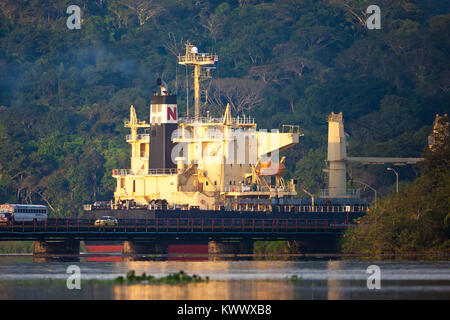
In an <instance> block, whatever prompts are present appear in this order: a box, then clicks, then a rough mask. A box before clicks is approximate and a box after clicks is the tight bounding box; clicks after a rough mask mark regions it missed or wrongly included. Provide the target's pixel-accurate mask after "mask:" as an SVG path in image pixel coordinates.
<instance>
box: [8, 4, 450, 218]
mask: <svg viewBox="0 0 450 320" xmlns="http://www.w3.org/2000/svg"><path fill="white" fill-rule="evenodd" d="M75 2H76V3H75ZM72 4H77V5H78V6H79V7H80V9H81V28H80V29H69V28H68V27H67V25H66V22H67V19H68V17H69V14H68V13H67V12H66V10H67V8H68V7H69V5H72ZM372 4H376V5H378V6H379V7H380V9H381V29H372V30H370V29H368V28H367V26H366V20H367V18H368V16H369V14H367V13H366V9H367V7H368V6H369V5H372ZM449 8H450V5H449V2H448V1H440V0H435V1H425V0H423V1H422V0H396V1H393V0H376V1H373V0H370V1H366V0H273V1H259V0H233V1H231V0H230V1H224V0H209V1H208V0H183V1H181V0H87V1H82V0H80V1H72V0H70V1H69V0H48V1H42V0H2V1H1V2H0V203H5V202H10V203H36V204H37V203H42V204H45V205H47V206H48V208H49V209H50V211H51V214H52V215H55V216H69V215H75V214H77V213H81V212H82V205H83V204H85V203H92V202H93V201H95V200H110V199H112V197H113V192H114V189H115V181H114V179H113V178H112V177H111V172H112V169H115V168H129V166H130V164H129V161H130V160H129V152H130V147H129V145H127V143H126V141H125V135H126V134H128V132H127V130H126V129H125V128H124V127H123V121H124V120H125V119H126V118H127V117H128V116H129V108H130V105H134V106H135V108H136V111H137V115H138V117H139V119H140V120H147V121H148V116H149V104H150V97H151V95H152V94H153V92H154V91H156V90H157V86H156V79H157V78H158V77H162V78H163V79H164V80H165V81H166V82H167V83H168V85H169V87H170V89H171V90H172V91H173V92H175V93H177V95H178V105H179V114H180V115H184V114H185V113H186V105H187V102H189V105H190V106H192V105H193V92H192V90H193V84H192V77H191V74H190V72H191V71H190V70H186V69H185V67H183V66H179V65H177V63H176V56H177V55H178V54H180V53H182V52H183V50H184V45H185V43H186V41H188V40H189V41H190V42H191V43H193V44H195V45H196V46H197V47H198V48H199V50H200V52H215V53H217V54H218V55H219V61H218V63H217V66H216V67H217V68H216V69H215V70H213V71H212V74H213V78H212V79H211V80H208V81H205V82H203V83H202V86H203V87H204V89H205V91H204V94H203V95H202V99H203V100H202V101H203V103H204V106H203V107H202V111H203V112H204V113H206V112H210V113H211V114H213V115H221V114H222V113H223V112H224V107H223V106H224V104H226V103H227V102H228V103H230V105H231V106H232V113H233V116H237V115H246V116H252V117H255V119H256V122H257V123H258V128H262V129H272V128H280V127H281V125H282V124H299V125H300V128H301V130H302V132H303V133H304V136H303V137H301V138H300V143H299V144H298V145H297V146H295V147H294V148H291V149H289V150H287V151H285V155H286V157H287V162H286V165H287V167H288V177H289V178H295V179H297V180H298V183H299V186H301V187H302V188H305V189H306V190H309V191H310V192H313V193H319V190H320V189H321V188H324V187H325V186H326V181H327V177H326V174H325V173H324V172H323V169H324V168H325V162H324V161H325V159H326V152H327V148H326V141H327V116H328V114H329V113H330V112H332V111H333V112H341V111H342V112H343V115H344V121H345V129H346V133H347V134H348V140H347V141H348V153H349V155H351V156H387V157H394V156H395V157H420V156H421V155H422V154H423V152H424V150H425V149H426V144H427V136H428V135H429V134H430V132H431V130H432V124H433V120H434V117H435V115H436V114H437V113H439V114H443V113H445V112H448V110H450V108H449V102H450V99H449V95H450V92H449V90H450V71H449V70H450V69H449V63H450V61H449V58H448V57H449V49H450V38H449V36H448V35H449V34H450V14H449V12H448V9H449ZM186 80H187V81H186ZM206 93H207V94H206ZM244 98H245V99H244ZM386 167H387V166H381V165H378V166H363V165H352V166H350V167H349V168H348V169H349V178H351V179H355V180H360V181H364V182H365V183H366V184H369V185H371V186H373V187H374V188H375V189H377V191H378V195H379V197H383V196H388V195H390V194H393V193H395V182H396V180H395V176H394V174H393V173H392V172H390V171H387V170H386ZM396 170H398V172H399V177H400V189H401V190H402V191H403V190H409V188H413V187H414V183H415V182H413V181H414V180H415V179H417V178H419V177H421V175H422V173H423V172H424V171H423V170H424V169H423V168H422V167H421V166H404V167H398V168H397V167H396ZM362 194H363V195H364V196H365V197H368V199H371V197H373V194H372V192H371V190H362ZM299 196H305V197H306V196H307V195H306V194H303V193H302V192H301V191H300V190H299ZM387 201H388V200H387ZM447 208H448V207H447Z"/></svg>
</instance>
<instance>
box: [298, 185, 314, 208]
mask: <svg viewBox="0 0 450 320" xmlns="http://www.w3.org/2000/svg"><path fill="white" fill-rule="evenodd" d="M300 189H302V191H303V192H304V193H306V194H307V195H309V196H310V197H311V210H312V212H314V195H313V194H312V193H310V192H308V191H307V190H306V189H304V188H302V187H300Z"/></svg>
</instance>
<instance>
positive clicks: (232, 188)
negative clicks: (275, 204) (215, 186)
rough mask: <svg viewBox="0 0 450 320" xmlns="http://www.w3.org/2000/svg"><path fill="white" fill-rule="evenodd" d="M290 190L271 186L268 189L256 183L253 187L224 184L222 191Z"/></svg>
mask: <svg viewBox="0 0 450 320" xmlns="http://www.w3.org/2000/svg"><path fill="white" fill-rule="evenodd" d="M269 191H270V192H273V193H274V192H291V191H292V190H290V189H289V188H275V187H271V188H270V189H268V188H267V187H264V186H261V185H256V186H255V187H251V186H225V188H224V192H240V193H246V192H269Z"/></svg>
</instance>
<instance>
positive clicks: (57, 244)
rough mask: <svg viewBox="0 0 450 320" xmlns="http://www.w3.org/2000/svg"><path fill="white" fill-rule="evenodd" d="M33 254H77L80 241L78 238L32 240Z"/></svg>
mask: <svg viewBox="0 0 450 320" xmlns="http://www.w3.org/2000/svg"><path fill="white" fill-rule="evenodd" d="M33 254H34V255H38V256H39V255H52V254H64V255H78V254H80V241H78V240H58V241H52V240H46V241H34V243H33Z"/></svg>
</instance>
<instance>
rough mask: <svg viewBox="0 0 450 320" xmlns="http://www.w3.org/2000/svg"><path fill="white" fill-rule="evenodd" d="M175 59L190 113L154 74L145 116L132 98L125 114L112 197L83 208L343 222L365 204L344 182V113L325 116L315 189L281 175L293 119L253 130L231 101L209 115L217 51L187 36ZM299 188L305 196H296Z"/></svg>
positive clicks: (294, 135)
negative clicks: (319, 187)
mask: <svg viewBox="0 0 450 320" xmlns="http://www.w3.org/2000/svg"><path fill="white" fill-rule="evenodd" d="M177 60H178V64H180V65H184V66H187V67H192V68H193V69H194V70H193V71H194V72H193V78H194V102H195V103H194V115H193V116H190V115H189V114H188V113H186V116H185V117H180V116H179V112H178V111H179V109H178V105H177V95H176V94H173V93H172V92H171V91H170V90H169V88H168V85H167V84H166V83H165V82H164V80H163V79H157V81H156V84H157V85H158V87H159V92H157V93H154V95H153V96H152V97H151V102H150V108H149V109H150V110H149V120H148V122H147V121H145V120H144V121H140V120H139V119H138V117H137V115H136V111H135V108H134V106H131V107H130V117H129V119H127V120H126V121H125V122H124V126H125V127H126V128H129V129H130V134H129V135H127V136H126V141H127V142H128V143H129V144H130V145H131V155H130V168H127V169H114V170H113V171H112V176H113V177H114V178H115V179H116V190H115V193H114V199H113V200H111V201H109V202H96V203H94V204H91V205H85V208H84V209H85V212H84V215H85V216H90V217H92V219H94V218H98V217H100V216H104V215H108V216H114V217H116V218H117V219H119V220H120V219H134V218H136V219H137V218H145V219H157V218H164V217H168V216H170V217H191V216H192V217H194V216H199V215H200V216H202V217H208V216H212V215H213V216H214V217H219V216H226V217H233V216H236V217H239V218H242V217H246V216H248V215H251V216H252V217H258V216H265V215H267V214H271V215H277V216H279V217H286V216H292V215H298V216H301V217H302V218H308V217H311V218H316V219H320V218H330V219H338V221H340V222H344V221H348V220H349V219H354V218H357V217H359V216H361V215H363V214H364V213H365V212H366V211H367V209H368V203H367V202H366V201H365V200H364V199H361V198H360V197H359V192H358V190H349V189H347V183H346V176H345V161H344V160H343V159H344V158H345V156H346V154H345V134H344V132H343V120H342V113H340V114H334V113H332V114H331V115H330V117H329V137H328V140H329V149H328V154H329V167H328V169H327V171H328V172H329V179H328V180H329V181H328V189H327V190H325V191H323V192H322V193H321V196H320V197H315V196H314V195H313V194H310V193H309V192H308V191H307V190H304V189H303V188H302V186H299V185H297V180H295V179H289V180H288V181H286V180H285V179H284V173H285V170H286V167H285V163H286V161H287V159H286V157H281V158H280V152H282V151H283V150H286V149H288V148H291V147H293V146H294V145H296V144H298V143H299V139H300V137H302V136H303V134H302V132H301V130H300V126H299V125H295V124H291V125H286V124H285V125H282V126H281V128H280V129H276V130H270V131H268V130H258V129H257V124H256V123H255V119H254V118H252V117H249V116H246V115H243V114H240V115H235V116H233V115H232V113H231V108H230V105H229V104H228V105H227V106H226V109H225V110H224V114H223V116H222V117H220V118H213V117H210V116H209V113H207V112H205V111H206V110H205V109H206V108H205V106H202V105H201V103H200V102H201V101H200V92H201V89H200V84H201V81H202V80H204V79H205V78H209V77H211V70H213V69H214V65H216V64H217V63H218V60H219V57H218V55H217V54H214V53H200V52H199V51H198V48H197V47H195V46H194V45H192V44H190V43H189V42H188V43H186V47H185V52H184V54H180V55H179V56H178V57H177ZM202 108H203V109H202ZM187 110H188V109H187ZM187 112H188V111H187ZM205 114H207V116H205ZM297 189H299V190H303V191H304V192H306V193H307V194H309V195H310V197H306V198H302V197H298V196H297ZM87 247H88V249H89V248H90V246H89V244H87ZM177 248H178V249H180V248H181V247H177ZM106 249H107V248H106ZM109 249H111V248H109ZM184 249H186V248H184ZM91 250H92V251H94V250H95V248H94V247H91ZM114 250H120V249H119V248H118V247H117V248H115V249H114ZM192 250H193V251H194V252H197V251H202V249H199V248H193V249H192ZM188 251H189V250H188Z"/></svg>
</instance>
